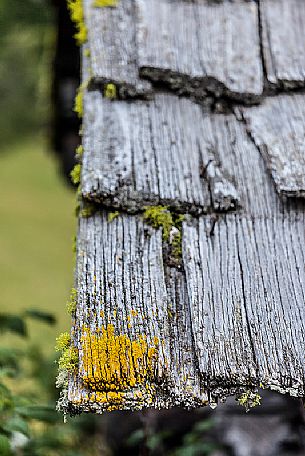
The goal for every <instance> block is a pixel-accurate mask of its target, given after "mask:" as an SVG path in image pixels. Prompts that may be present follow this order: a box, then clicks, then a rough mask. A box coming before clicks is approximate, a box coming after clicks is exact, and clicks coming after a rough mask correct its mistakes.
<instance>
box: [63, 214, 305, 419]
mask: <svg viewBox="0 0 305 456" xmlns="http://www.w3.org/2000/svg"><path fill="white" fill-rule="evenodd" d="M214 223H215V220H214V219H213V216H203V217H201V218H200V219H199V221H196V220H193V221H189V222H185V223H184V226H183V265H184V269H185V276H184V274H183V271H178V270H175V269H168V268H166V267H164V265H163V259H162V256H163V254H162V234H161V232H160V231H154V230H153V229H151V228H149V227H147V226H146V228H145V225H144V224H143V221H141V218H140V216H136V215H122V216H120V217H118V218H117V219H115V220H114V221H112V222H108V221H107V214H105V213H104V214H102V215H98V214H97V215H95V216H94V217H92V218H90V219H82V220H80V231H79V237H78V249H77V270H76V276H77V287H78V304H77V310H76V324H75V326H74V331H73V344H74V345H76V346H77V347H78V349H79V354H80V364H79V370H78V372H77V374H76V376H75V377H70V381H69V395H68V399H69V402H70V406H71V407H72V409H74V411H77V410H91V411H96V412H102V411H104V410H111V409H112V407H114V408H115V409H132V410H137V409H141V408H143V407H144V408H145V407H157V408H159V407H161V408H164V407H165V408H167V407H172V406H175V405H180V406H181V405H184V406H188V407H197V406H200V405H203V404H205V403H206V402H207V401H208V400H209V401H210V402H217V400H218V399H219V398H221V399H222V398H225V397H227V396H228V395H231V394H236V393H238V392H239V391H240V390H242V389H247V388H251V387H258V386H260V385H262V386H263V387H265V388H271V389H275V390H277V391H280V392H282V393H285V392H289V393H290V394H291V395H294V396H300V397H302V396H303V395H304V382H305V375H304V374H305V373H304V367H305V363H304V361H305V359H304V353H305V351H304V349H305V338H304V336H305V326H304V322H305V307H304V300H305V289H304V283H305V272H304V259H305V255H304V249H303V245H304V241H305V235H304V234H305V233H304V213H303V214H299V213H295V214H290V215H288V214H285V215H283V216H275V217H272V216H271V217H269V218H266V217H262V218H256V219H252V218H249V217H246V216H240V215H234V214H230V215H224V216H223V217H222V218H220V219H218V220H217V221H216V224H215V226H214V228H213V233H211V226H212V225H214ZM144 228H145V229H144ZM110 324H111V325H113V326H114V328H115V332H116V334H117V335H122V334H125V335H127V336H128V339H129V340H131V341H134V340H138V339H139V337H140V336H141V334H145V335H146V336H147V341H148V344H152V343H153V341H154V338H155V337H157V338H158V341H159V345H158V352H157V353H158V355H157V359H156V363H155V368H154V375H153V377H148V378H147V381H146V382H145V383H144V384H140V385H134V386H133V387H125V388H121V385H120V384H118V387H119V392H120V393H121V395H122V397H121V400H120V402H118V403H116V402H113V400H112V399H111V396H110V395H109V392H108V391H107V389H106V390H105V389H103V387H101V385H100V384H99V377H98V376H97V377H95V374H94V373H95V364H94V363H93V365H91V366H88V365H85V363H84V362H83V352H84V345H83V344H84V342H83V340H82V336H83V335H84V334H85V333H88V329H86V328H90V330H91V332H92V334H97V335H99V334H100V333H99V330H102V328H106V327H108V325H110ZM92 350H94V347H93V346H92ZM108 350H110V349H109V347H108ZM95 362H97V363H98V358H96V361H95ZM88 369H89V374H90V375H91V378H93V380H92V382H93V383H91V386H90V387H89V386H88V385H87V384H86V383H85V381H84V380H83V379H85V378H86V376H87V375H88ZM198 369H199V370H198ZM92 372H93V374H92ZM95 381H96V385H95V383H94V382H95ZM92 384H93V386H94V385H95V387H92ZM120 388H121V389H120ZM104 394H106V397H107V400H106V401H105V402H103V400H104V396H103V395H104ZM101 397H102V399H103V400H101Z"/></svg>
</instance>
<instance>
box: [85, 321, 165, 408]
mask: <svg viewBox="0 0 305 456" xmlns="http://www.w3.org/2000/svg"><path fill="white" fill-rule="evenodd" d="M81 344H82V352H83V366H84V373H83V375H82V380H83V382H84V384H85V385H87V386H88V387H89V388H90V389H91V390H93V391H95V390H98V391H99V393H108V396H109V392H113V393H118V392H123V391H126V390H128V389H131V388H135V387H139V386H144V385H145V384H146V382H147V381H151V380H152V379H153V375H154V368H155V363H156V359H157V353H158V344H159V341H158V339H155V340H154V343H153V344H152V345H149V344H148V342H147V339H146V337H145V336H144V335H141V336H139V337H138V338H137V339H135V340H131V339H130V338H129V337H128V336H127V335H126V334H121V335H116V334H115V329H114V326H113V325H112V324H109V325H108V326H107V327H104V328H103V329H102V330H101V331H100V332H99V333H97V334H93V333H92V332H91V331H90V329H89V328H86V327H84V328H83V336H82V337H81ZM113 397H114V398H115V397H116V396H115V395H114V396H113ZM107 402H109V401H107Z"/></svg>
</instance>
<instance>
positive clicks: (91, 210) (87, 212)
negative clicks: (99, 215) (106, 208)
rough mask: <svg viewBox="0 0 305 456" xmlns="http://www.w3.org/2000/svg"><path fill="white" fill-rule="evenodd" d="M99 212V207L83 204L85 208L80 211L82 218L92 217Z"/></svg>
mask: <svg viewBox="0 0 305 456" xmlns="http://www.w3.org/2000/svg"><path fill="white" fill-rule="evenodd" d="M96 211H97V207H96V205H95V204H93V203H87V202H86V203H83V207H82V208H81V209H80V211H79V216H80V217H82V218H89V217H92V215H94V214H95V213H96Z"/></svg>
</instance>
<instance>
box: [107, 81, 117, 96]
mask: <svg viewBox="0 0 305 456" xmlns="http://www.w3.org/2000/svg"><path fill="white" fill-rule="evenodd" d="M104 97H105V98H109V99H110V100H114V99H115V98H116V97H117V89H116V86H115V85H114V84H106V85H105V87H104Z"/></svg>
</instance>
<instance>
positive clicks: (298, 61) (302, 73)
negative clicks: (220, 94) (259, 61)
mask: <svg viewBox="0 0 305 456" xmlns="http://www.w3.org/2000/svg"><path fill="white" fill-rule="evenodd" d="M259 4H260V15H261V27H262V47H263V54H264V60H265V68H266V72H267V75H266V76H267V80H268V82H269V84H270V85H271V86H275V87H282V88H284V89H293V88H296V87H304V85H305V49H304V42H305V2H304V1H303V0H289V1H287V0H259Z"/></svg>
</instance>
